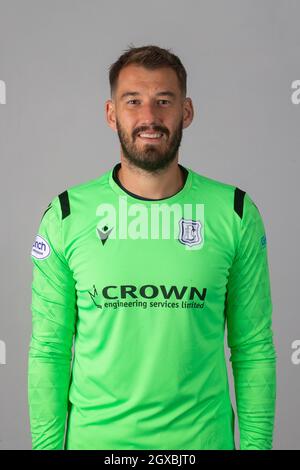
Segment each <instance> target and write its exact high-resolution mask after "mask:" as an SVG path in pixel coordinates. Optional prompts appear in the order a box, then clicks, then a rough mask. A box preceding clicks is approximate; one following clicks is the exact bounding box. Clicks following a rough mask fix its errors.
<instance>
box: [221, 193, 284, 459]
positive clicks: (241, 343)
mask: <svg viewBox="0 0 300 470" xmlns="http://www.w3.org/2000/svg"><path fill="white" fill-rule="evenodd" d="M266 240H267V239H266V233H265V227H264V222H263V219H262V217H261V214H260V212H259V210H258V208H257V206H256V205H255V203H254V202H253V200H252V199H251V198H250V197H249V195H248V194H247V193H245V197H244V206H243V214H242V217H241V218H240V225H239V240H238V244H237V250H236V254H235V258H234V261H233V263H232V266H231V269H230V272H229V278H228V284H227V293H226V302H225V312H226V316H227V343H228V346H229V347H230V352H231V355H230V361H231V364H232V370H233V378H234V389H235V397H236V406H237V414H238V423H239V431H240V449H241V450H246V449H260V450H268V449H272V440H273V428H274V417H275V407H276V359H277V354H276V350H275V347H274V342H273V331H272V308H273V306H272V298H271V287H270V276H269V265H268V254H267V244H266Z"/></svg>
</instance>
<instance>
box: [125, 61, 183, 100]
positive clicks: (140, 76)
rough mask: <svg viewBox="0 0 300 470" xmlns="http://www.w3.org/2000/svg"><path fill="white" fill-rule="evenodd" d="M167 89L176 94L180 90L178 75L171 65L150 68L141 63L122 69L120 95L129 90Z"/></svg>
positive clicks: (141, 91)
mask: <svg viewBox="0 0 300 470" xmlns="http://www.w3.org/2000/svg"><path fill="white" fill-rule="evenodd" d="M165 89H168V90H170V91H173V92H174V93H176V94H178V93H179V91H180V89H179V82H178V78H177V75H176V73H175V71H174V70H173V69H172V68H170V67H161V68H158V69H154V70H149V69H146V68H145V67H143V66H140V65H134V64H130V65H127V66H126V67H124V68H123V69H121V70H120V73H119V77H118V86H117V90H118V91H117V94H118V95H119V96H121V94H123V93H124V92H127V91H137V92H140V93H143V92H148V91H156V92H158V91H161V90H165Z"/></svg>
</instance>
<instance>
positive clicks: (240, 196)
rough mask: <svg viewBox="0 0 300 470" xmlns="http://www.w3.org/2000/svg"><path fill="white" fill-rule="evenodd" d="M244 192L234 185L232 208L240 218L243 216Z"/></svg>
mask: <svg viewBox="0 0 300 470" xmlns="http://www.w3.org/2000/svg"><path fill="white" fill-rule="evenodd" d="M245 194H246V191H243V190H242V189H240V188H238V187H236V188H235V190H234V210H235V212H236V213H237V214H238V215H239V216H240V218H241V219H242V218H243V209H244V197H245Z"/></svg>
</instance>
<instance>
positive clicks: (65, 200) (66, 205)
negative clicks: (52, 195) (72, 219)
mask: <svg viewBox="0 0 300 470" xmlns="http://www.w3.org/2000/svg"><path fill="white" fill-rule="evenodd" d="M58 197H59V202H60V207H61V214H62V217H61V218H62V219H65V218H66V217H68V215H70V213H71V211H70V201H69V195H68V191H67V190H66V191H64V192H62V193H60V194H59V195H58Z"/></svg>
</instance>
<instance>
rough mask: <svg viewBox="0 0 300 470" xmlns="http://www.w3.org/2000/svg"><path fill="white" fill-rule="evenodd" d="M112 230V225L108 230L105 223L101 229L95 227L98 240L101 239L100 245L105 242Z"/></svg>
mask: <svg viewBox="0 0 300 470" xmlns="http://www.w3.org/2000/svg"><path fill="white" fill-rule="evenodd" d="M112 230H113V227H112V228H111V229H110V230H108V227H107V225H105V226H104V227H103V228H102V230H99V229H98V228H97V232H98V235H99V238H100V240H101V241H102V245H104V243H105V242H106V240H107V239H108V237H109V234H110V232H111V231H112Z"/></svg>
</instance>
